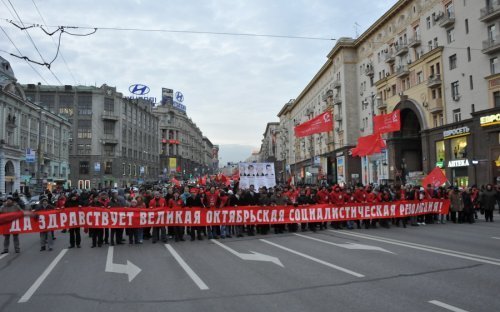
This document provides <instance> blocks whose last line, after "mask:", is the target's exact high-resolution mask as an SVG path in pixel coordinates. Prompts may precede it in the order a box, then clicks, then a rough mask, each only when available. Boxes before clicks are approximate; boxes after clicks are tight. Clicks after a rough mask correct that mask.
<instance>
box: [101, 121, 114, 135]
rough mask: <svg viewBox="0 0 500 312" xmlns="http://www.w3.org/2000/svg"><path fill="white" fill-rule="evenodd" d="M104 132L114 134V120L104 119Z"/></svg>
mask: <svg viewBox="0 0 500 312" xmlns="http://www.w3.org/2000/svg"><path fill="white" fill-rule="evenodd" d="M104 134H106V135H115V122H114V121H110V120H105V121H104Z"/></svg>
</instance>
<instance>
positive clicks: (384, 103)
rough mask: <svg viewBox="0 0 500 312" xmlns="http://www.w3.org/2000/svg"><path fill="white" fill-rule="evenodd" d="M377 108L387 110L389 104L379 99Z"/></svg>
mask: <svg viewBox="0 0 500 312" xmlns="http://www.w3.org/2000/svg"><path fill="white" fill-rule="evenodd" d="M377 108H378V109H386V108H387V102H386V101H384V100H382V99H377Z"/></svg>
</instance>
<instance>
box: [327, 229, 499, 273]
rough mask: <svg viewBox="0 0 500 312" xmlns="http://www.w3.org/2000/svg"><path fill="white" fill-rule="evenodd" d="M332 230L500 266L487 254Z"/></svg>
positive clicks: (497, 261) (496, 260)
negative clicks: (482, 254) (481, 254)
mask: <svg viewBox="0 0 500 312" xmlns="http://www.w3.org/2000/svg"><path fill="white" fill-rule="evenodd" d="M329 231H330V230H329ZM331 232H334V233H337V234H344V235H350V236H354V237H357V238H364V239H369V240H374V241H379V242H383V243H387V244H393V245H397V246H403V247H407V248H413V249H418V250H423V251H427V252H433V253H437V254H441V255H446V256H450V257H456V258H461V259H467V260H472V261H477V262H482V263H488V264H493V265H498V266H500V259H496V258H490V257H485V256H480V255H475V254H469V253H465V252H460V251H455V250H450V249H443V248H438V247H433V246H427V245H421V244H415V243H410V242H405V241H398V240H395V239H389V238H381V237H378V236H371V235H365V234H354V233H346V232H339V231H331Z"/></svg>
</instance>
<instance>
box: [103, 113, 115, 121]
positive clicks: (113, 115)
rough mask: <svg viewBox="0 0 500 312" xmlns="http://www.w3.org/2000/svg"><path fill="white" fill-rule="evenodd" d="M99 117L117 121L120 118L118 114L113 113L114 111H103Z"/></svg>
mask: <svg viewBox="0 0 500 312" xmlns="http://www.w3.org/2000/svg"><path fill="white" fill-rule="evenodd" d="M101 119H102V120H113V121H118V120H120V117H119V116H118V114H115V112H110V111H104V113H103V114H102V115H101Z"/></svg>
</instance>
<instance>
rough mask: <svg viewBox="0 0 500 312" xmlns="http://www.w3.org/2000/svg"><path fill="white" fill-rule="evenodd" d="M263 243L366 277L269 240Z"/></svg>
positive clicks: (262, 240) (263, 240)
mask: <svg viewBox="0 0 500 312" xmlns="http://www.w3.org/2000/svg"><path fill="white" fill-rule="evenodd" d="M259 240H260V241H261V242H264V243H266V244H269V245H272V246H274V247H278V248H281V249H283V250H286V251H288V252H291V253H293V254H296V255H297V256H301V257H303V258H306V259H309V260H311V261H314V262H317V263H320V264H323V265H326V266H327V267H330V268H332V269H336V270H339V271H342V272H344V273H347V274H350V275H354V276H356V277H365V276H364V275H363V274H359V273H356V272H354V271H351V270H349V269H346V268H343V267H340V266H338V265H335V264H332V263H329V262H326V261H323V260H321V259H318V258H314V257H311V256H309V255H306V254H304V253H301V252H298V251H295V250H293V249H290V248H287V247H285V246H281V245H278V244H276V243H273V242H270V241H268V240H265V239H259Z"/></svg>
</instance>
